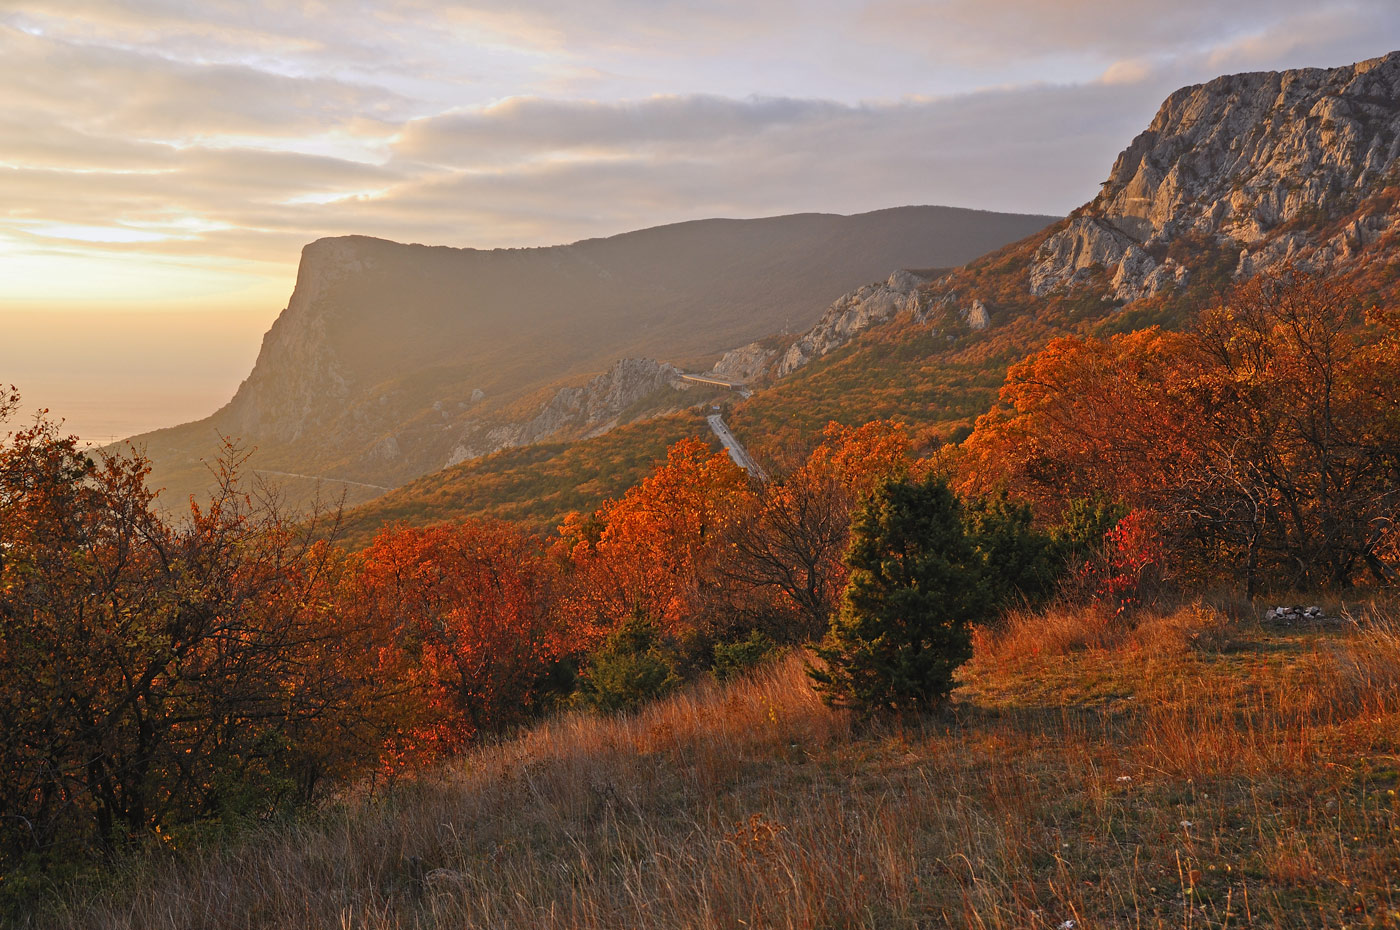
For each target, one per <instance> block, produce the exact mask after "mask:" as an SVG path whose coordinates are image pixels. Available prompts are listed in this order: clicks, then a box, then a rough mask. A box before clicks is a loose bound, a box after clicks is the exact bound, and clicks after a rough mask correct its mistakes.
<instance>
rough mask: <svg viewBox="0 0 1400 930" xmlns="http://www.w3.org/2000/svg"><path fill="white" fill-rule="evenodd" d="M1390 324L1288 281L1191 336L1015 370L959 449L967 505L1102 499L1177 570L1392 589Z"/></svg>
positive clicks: (1152, 338) (1330, 288)
mask: <svg viewBox="0 0 1400 930" xmlns="http://www.w3.org/2000/svg"><path fill="white" fill-rule="evenodd" d="M1396 334H1397V328H1396V320H1395V315H1394V314H1393V313H1386V312H1381V311H1374V310H1373V311H1372V312H1371V313H1370V314H1369V315H1368V317H1367V319H1366V320H1363V319H1362V314H1361V313H1360V312H1359V308H1358V306H1357V301H1356V298H1355V296H1354V295H1353V294H1351V293H1350V292H1349V291H1347V289H1346V288H1345V287H1340V286H1337V285H1334V284H1332V283H1330V282H1327V281H1324V280H1321V279H1317V278H1313V277H1310V276H1308V275H1305V274H1301V273H1298V272H1295V271H1291V270H1286V271H1284V272H1282V273H1280V274H1278V275H1276V276H1272V277H1270V276H1260V277H1256V278H1255V279H1253V280H1252V281H1250V282H1248V283H1247V284H1245V285H1242V286H1241V287H1240V288H1239V289H1237V290H1236V292H1235V293H1234V294H1233V295H1232V296H1231V298H1230V299H1229V300H1228V301H1226V302H1225V303H1224V304H1222V305H1221V306H1219V307H1216V308H1214V309H1212V310H1209V311H1207V312H1206V313H1204V314H1203V315H1202V317H1201V319H1200V321H1199V323H1198V325H1197V326H1196V327H1195V328H1194V329H1193V330H1192V331H1190V332H1187V333H1165V332H1162V331H1160V330H1156V329H1151V330H1143V331H1140V332H1135V333H1130V334H1126V335H1119V336H1114V337H1112V338H1110V339H1108V340H1098V339H1084V338H1066V339H1060V340H1056V341H1054V342H1052V343H1051V344H1049V345H1048V346H1047V347H1046V348H1045V349H1044V350H1043V351H1041V352H1039V353H1037V354H1036V355H1034V356H1032V357H1031V358H1029V359H1027V360H1026V361H1024V362H1022V363H1020V364H1018V365H1016V366H1014V367H1013V368H1012V369H1011V371H1010V372H1009V373H1008V377H1007V382H1006V385H1005V386H1004V387H1003V389H1002V394H1001V405H1000V406H999V407H998V409H996V410H994V411H993V412H991V413H989V414H987V415H986V416H984V417H982V418H981V419H980V420H979V421H978V425H977V429H976V431H975V432H974V434H973V435H972V437H970V438H969V439H968V441H967V442H966V443H965V451H966V454H965V456H964V457H963V459H962V462H961V466H962V481H963V488H964V489H965V490H982V489H986V488H988V487H993V486H997V485H1004V486H1006V487H1009V488H1010V489H1011V490H1013V491H1014V492H1015V493H1018V494H1020V495H1022V496H1024V497H1025V498H1026V499H1029V500H1031V501H1033V502H1035V503H1036V504H1037V506H1038V507H1040V508H1041V510H1042V513H1043V514H1049V513H1050V512H1053V511H1054V509H1055V508H1056V507H1057V505H1059V504H1060V503H1061V502H1063V501H1065V500H1066V499H1067V498H1070V497H1087V496H1093V495H1096V494H1105V493H1106V494H1109V495H1111V496H1112V497H1114V498H1116V499H1118V500H1120V501H1122V502H1123V503H1125V504H1127V505H1130V506H1133V507H1139V508H1145V509H1148V510H1151V511H1153V512H1155V513H1156V514H1157V515H1158V518H1159V520H1160V523H1161V525H1162V527H1163V530H1164V532H1165V533H1166V534H1167V535H1168V537H1169V538H1170V539H1171V540H1172V541H1173V544H1174V548H1175V550H1176V552H1177V554H1178V556H1179V557H1182V556H1184V557H1189V560H1190V561H1192V562H1193V563H1194V564H1195V565H1197V566H1199V567H1200V568H1201V569H1202V570H1207V571H1208V570H1209V567H1210V566H1212V565H1217V564H1221V563H1223V564H1227V565H1234V566H1235V567H1236V570H1237V572H1238V574H1239V575H1240V576H1241V578H1242V580H1243V581H1244V582H1245V585H1246V588H1247V590H1248V591H1249V592H1250V593H1253V591H1254V590H1255V588H1256V587H1257V585H1258V583H1259V581H1260V580H1261V579H1262V578H1264V577H1269V578H1274V579H1277V580H1279V581H1282V582H1283V583H1285V584H1288V585H1292V586H1298V587H1311V586H1318V585H1342V584H1347V583H1349V582H1350V581H1351V580H1353V578H1354V577H1355V576H1356V575H1357V573H1358V571H1359V570H1360V569H1362V568H1369V569H1370V571H1371V572H1372V574H1373V575H1374V576H1376V577H1377V578H1381V579H1391V578H1393V577H1394V567H1393V566H1390V565H1387V564H1386V561H1385V559H1383V558H1382V555H1381V554H1382V551H1383V549H1384V547H1385V545H1386V544H1387V536H1388V534H1390V533H1393V532H1394V529H1393V528H1394V525H1395V523H1394V521H1395V514H1396V507H1397V503H1400V482H1398V481H1397V478H1398V477H1400V467H1398V466H1397V463H1398V462H1400V422H1397V416H1396V410H1397V409H1398V408H1400V385H1397V380H1398V379H1397V374H1396V372H1397V362H1398V361H1400V345H1398V344H1397V337H1396Z"/></svg>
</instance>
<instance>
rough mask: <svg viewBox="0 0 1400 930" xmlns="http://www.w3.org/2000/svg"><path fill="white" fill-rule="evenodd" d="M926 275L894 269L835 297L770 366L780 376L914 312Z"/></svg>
mask: <svg viewBox="0 0 1400 930" xmlns="http://www.w3.org/2000/svg"><path fill="white" fill-rule="evenodd" d="M925 283H927V280H926V279H925V278H921V277H919V276H918V275H916V274H914V273H913V272H910V271H896V272H895V273H894V274H892V275H890V276H889V279H888V280H886V281H884V282H882V283H880V284H867V285H866V286H865V287H862V288H860V289H859V290H857V291H853V292H852V293H850V294H846V295H845V296H844V297H840V298H838V299H837V300H836V301H835V302H834V303H832V305H831V306H829V307H827V308H826V311H825V312H824V313H823V314H822V315H821V318H820V319H819V320H817V323H816V325H815V326H813V327H812V328H811V329H809V330H808V331H807V332H806V333H804V334H803V335H802V336H801V337H800V338H799V339H798V340H797V341H796V342H794V343H793V344H792V345H791V346H789V347H788V350H787V351H786V352H785V353H783V355H782V357H781V358H780V359H779V360H778V363H777V365H776V366H775V367H774V369H773V374H774V375H776V376H777V377H779V378H781V377H783V376H784V375H787V374H790V373H792V372H794V371H796V370H797V369H798V368H801V367H802V366H803V365H806V364H807V363H808V362H810V361H811V360H812V359H814V358H821V357H822V356H823V355H826V354H827V353H828V352H832V351H834V350H836V349H839V348H841V347H842V346H844V345H846V344H847V343H848V342H850V341H851V340H852V339H854V338H855V337H856V336H858V335H860V334H861V333H863V332H865V331H866V330H867V329H870V328H871V327H872V326H877V325H879V324H881V323H884V322H887V321H889V320H891V319H893V318H894V316H895V315H896V314H898V313H900V312H901V311H907V312H909V313H917V312H919V310H920V308H921V301H923V302H924V303H927V297H921V296H920V294H919V288H920V286H921V285H923V284H925Z"/></svg>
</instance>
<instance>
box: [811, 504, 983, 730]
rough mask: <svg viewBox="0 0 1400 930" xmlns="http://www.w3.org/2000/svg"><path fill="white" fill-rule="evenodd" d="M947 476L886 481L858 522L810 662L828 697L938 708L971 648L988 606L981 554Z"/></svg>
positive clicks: (878, 705)
mask: <svg viewBox="0 0 1400 930" xmlns="http://www.w3.org/2000/svg"><path fill="white" fill-rule="evenodd" d="M963 518H964V514H963V508H962V506H961V505H960V504H959V503H958V499H957V498H956V497H955V496H954V494H953V492H952V490H950V489H949V487H948V485H947V482H946V481H945V480H944V479H943V478H941V477H937V476H932V477H928V478H925V479H923V480H921V481H887V482H885V483H883V484H881V485H879V486H878V487H877V488H876V489H875V491H874V493H873V494H872V495H871V496H870V498H869V499H868V501H867V502H866V504H865V506H864V507H863V509H862V510H861V511H860V512H859V513H858V514H857V516H856V519H855V521H854V523H853V525H852V527H851V543H850V548H849V549H848V550H847V553H846V565H847V566H848V567H849V568H850V572H851V576H850V581H849V582H848V583H847V585H846V589H845V592H844V594H843V597H842V604H841V610H840V612H839V613H838V614H837V616H836V619H835V620H834V621H833V622H832V626H831V629H830V631H829V632H828V633H827V636H826V638H825V639H824V640H823V641H822V643H821V645H820V646H818V647H817V650H816V651H817V655H818V656H820V657H821V658H822V659H823V660H825V662H826V668H825V669H812V670H811V675H812V678H813V679H814V681H815V682H816V685H817V688H818V690H820V691H821V692H822V695H823V697H824V698H825V699H826V700H827V701H828V703H833V704H843V705H847V706H850V707H852V708H854V709H855V710H856V711H857V712H859V713H860V714H861V715H862V716H873V715H876V714H882V713H890V712H895V713H908V712H917V711H922V710H927V709H931V708H934V707H936V706H938V705H939V704H941V703H942V702H943V701H944V700H946V698H947V696H948V694H949V692H950V691H951V690H952V687H953V672H954V670H955V669H956V668H957V667H958V666H959V665H961V664H962V663H963V662H965V661H966V660H967V659H968V657H969V656H970V655H971V654H972V642H971V624H972V621H973V620H974V619H975V618H977V617H978V616H980V615H981V614H982V613H983V611H984V609H985V607H986V603H987V602H986V597H985V585H984V583H983V572H984V568H983V560H982V558H981V557H980V556H979V555H978V553H977V551H976V550H975V549H974V548H973V545H972V543H971V541H970V540H969V539H968V538H967V534H966V532H965V531H964V524H963Z"/></svg>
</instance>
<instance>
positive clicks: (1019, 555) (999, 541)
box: [963, 493, 1064, 609]
mask: <svg viewBox="0 0 1400 930" xmlns="http://www.w3.org/2000/svg"><path fill="white" fill-rule="evenodd" d="M1032 520H1033V517H1032V515H1031V508H1030V506H1029V505H1027V504H1017V503H1014V502H1013V501H1012V500H1011V499H1010V497H1008V496H1007V495H1006V494H1004V493H1003V494H1002V495H1000V496H999V497H994V498H991V499H981V500H976V501H972V502H971V503H969V504H967V505H966V507H965V509H964V518H963V523H964V526H965V529H966V532H967V536H968V540H969V541H970V542H971V543H972V546H973V548H974V549H975V550H976V551H977V554H978V556H979V557H980V559H981V563H982V565H981V576H982V596H983V598H984V600H985V602H986V603H987V604H988V605H989V606H992V607H995V608H997V609H1004V608H1007V607H1014V606H1024V605H1030V606H1034V605H1037V604H1040V603H1043V602H1044V601H1046V600H1048V599H1049V597H1050V596H1051V595H1052V594H1054V593H1055V586H1056V584H1057V583H1058V581H1059V578H1060V575H1061V574H1062V571H1063V566H1064V559H1063V558H1062V557H1061V556H1060V555H1059V553H1058V552H1057V548H1056V546H1055V544H1054V541H1053V540H1052V539H1051V538H1050V537H1049V536H1047V535H1045V534H1044V533H1041V532H1040V531H1038V530H1036V529H1035V528H1034V527H1033V526H1032Z"/></svg>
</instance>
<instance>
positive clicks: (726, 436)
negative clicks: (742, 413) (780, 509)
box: [705, 413, 768, 481]
mask: <svg viewBox="0 0 1400 930" xmlns="http://www.w3.org/2000/svg"><path fill="white" fill-rule="evenodd" d="M705 419H706V420H708V421H709V424H710V429H711V430H713V431H714V434H715V435H716V436H718V437H719V441H720V442H721V443H723V444H724V448H725V450H726V451H727V452H728V453H729V457H730V458H731V459H733V460H734V464H735V465H738V466H739V467H740V468H742V469H743V470H744V471H746V472H748V473H749V474H750V475H753V476H754V477H755V478H757V479H758V480H759V481H767V480H768V473H767V472H765V471H764V470H763V469H761V468H759V467H758V463H757V462H755V461H754V460H753V459H752V458H751V457H750V456H749V452H748V450H747V449H745V448H744V447H743V446H742V445H740V443H739V440H737V439H735V438H734V434H733V433H731V432H730V431H729V427H727V426H725V425H724V417H722V416H720V415H719V414H717V413H712V414H710V415H709V416H708V417H706V418H705Z"/></svg>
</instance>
